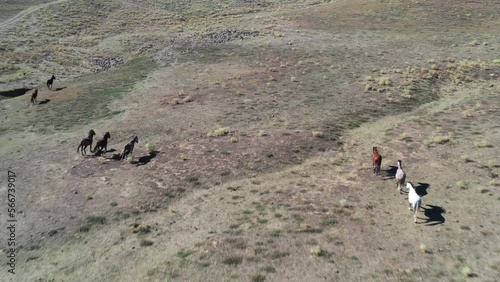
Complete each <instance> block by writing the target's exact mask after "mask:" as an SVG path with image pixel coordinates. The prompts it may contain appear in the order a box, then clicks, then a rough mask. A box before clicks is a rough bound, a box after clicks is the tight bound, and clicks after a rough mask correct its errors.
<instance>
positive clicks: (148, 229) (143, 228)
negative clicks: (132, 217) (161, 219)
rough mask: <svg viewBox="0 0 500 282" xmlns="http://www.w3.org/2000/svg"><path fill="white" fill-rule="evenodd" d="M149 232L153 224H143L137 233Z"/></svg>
mask: <svg viewBox="0 0 500 282" xmlns="http://www.w3.org/2000/svg"><path fill="white" fill-rule="evenodd" d="M149 232H151V226H149V225H148V226H141V227H139V229H138V230H137V233H139V234H148V233H149Z"/></svg>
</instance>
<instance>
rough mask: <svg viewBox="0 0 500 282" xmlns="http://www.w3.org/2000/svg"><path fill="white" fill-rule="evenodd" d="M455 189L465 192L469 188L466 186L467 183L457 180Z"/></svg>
mask: <svg viewBox="0 0 500 282" xmlns="http://www.w3.org/2000/svg"><path fill="white" fill-rule="evenodd" d="M457 187H458V188H460V189H462V190H467V189H468V188H469V185H468V184H467V182H465V181H463V180H459V181H457Z"/></svg>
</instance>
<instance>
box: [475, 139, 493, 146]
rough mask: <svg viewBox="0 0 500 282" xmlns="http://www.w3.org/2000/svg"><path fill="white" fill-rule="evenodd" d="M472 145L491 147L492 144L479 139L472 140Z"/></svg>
mask: <svg viewBox="0 0 500 282" xmlns="http://www.w3.org/2000/svg"><path fill="white" fill-rule="evenodd" d="M474 146H476V147H477V148H491V147H493V145H491V144H490V142H489V141H488V140H481V141H476V142H474Z"/></svg>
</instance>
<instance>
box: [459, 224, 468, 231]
mask: <svg viewBox="0 0 500 282" xmlns="http://www.w3.org/2000/svg"><path fill="white" fill-rule="evenodd" d="M460 229H462V230H466V231H470V227H469V226H467V225H462V226H460Z"/></svg>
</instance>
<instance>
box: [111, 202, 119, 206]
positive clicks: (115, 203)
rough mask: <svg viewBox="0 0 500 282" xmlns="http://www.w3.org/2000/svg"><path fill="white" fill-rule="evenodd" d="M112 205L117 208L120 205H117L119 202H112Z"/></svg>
mask: <svg viewBox="0 0 500 282" xmlns="http://www.w3.org/2000/svg"><path fill="white" fill-rule="evenodd" d="M110 205H111V206H112V207H116V206H118V203H117V202H115V201H112V202H111V203H110Z"/></svg>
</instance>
